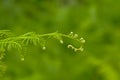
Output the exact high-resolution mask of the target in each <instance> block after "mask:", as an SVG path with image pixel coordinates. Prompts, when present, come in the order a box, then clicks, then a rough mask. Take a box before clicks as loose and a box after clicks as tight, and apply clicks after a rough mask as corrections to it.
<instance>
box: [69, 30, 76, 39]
mask: <svg viewBox="0 0 120 80" xmlns="http://www.w3.org/2000/svg"><path fill="white" fill-rule="evenodd" d="M69 36H70V37H72V38H74V39H76V38H78V34H74V33H73V32H70V34H69Z"/></svg>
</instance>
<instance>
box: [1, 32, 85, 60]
mask: <svg viewBox="0 0 120 80" xmlns="http://www.w3.org/2000/svg"><path fill="white" fill-rule="evenodd" d="M9 33H10V31H9V30H0V50H3V49H4V50H9V49H13V48H16V49H17V50H19V52H22V51H23V49H24V47H26V46H28V45H30V44H33V45H41V47H42V49H43V50H46V39H47V38H54V39H57V40H59V42H60V43H61V44H63V43H64V40H63V38H64V37H66V38H69V39H72V40H75V41H76V42H78V44H79V45H80V46H79V47H78V48H76V47H74V46H73V45H72V44H68V48H71V49H73V50H74V51H75V52H77V51H83V50H84V48H83V44H84V43H85V40H84V39H83V38H79V36H78V34H74V33H73V32H70V34H68V35H66V34H62V33H58V32H54V33H48V34H36V33H35V32H28V33H25V34H23V35H20V36H8V35H9ZM3 35H6V37H4V36H3ZM21 56H22V58H21V60H22V61H24V56H23V55H21Z"/></svg>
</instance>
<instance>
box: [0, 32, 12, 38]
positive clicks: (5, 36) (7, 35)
mask: <svg viewBox="0 0 120 80" xmlns="http://www.w3.org/2000/svg"><path fill="white" fill-rule="evenodd" d="M11 35H12V33H11V32H10V30H0V39H6V38H8V37H10V36H11Z"/></svg>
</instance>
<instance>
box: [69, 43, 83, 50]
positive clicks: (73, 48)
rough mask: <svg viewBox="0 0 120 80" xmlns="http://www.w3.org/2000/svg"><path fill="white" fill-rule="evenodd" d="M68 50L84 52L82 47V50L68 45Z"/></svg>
mask: <svg viewBox="0 0 120 80" xmlns="http://www.w3.org/2000/svg"><path fill="white" fill-rule="evenodd" d="M68 48H72V49H73V50H74V51H75V52H77V51H81V52H82V51H83V50H84V48H83V47H82V46H81V47H80V48H75V47H74V46H73V45H70V44H69V45H68Z"/></svg>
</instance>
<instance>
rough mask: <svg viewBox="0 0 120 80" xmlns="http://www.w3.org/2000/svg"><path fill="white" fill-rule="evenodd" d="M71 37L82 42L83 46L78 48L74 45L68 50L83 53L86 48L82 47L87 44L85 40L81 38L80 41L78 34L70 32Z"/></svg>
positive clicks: (69, 46)
mask: <svg viewBox="0 0 120 80" xmlns="http://www.w3.org/2000/svg"><path fill="white" fill-rule="evenodd" d="M69 36H70V37H71V38H73V39H77V40H78V41H79V42H80V44H81V46H80V48H76V47H74V46H73V45H70V44H69V45H68V48H72V49H73V50H74V51H75V52H77V51H81V52H82V51H83V50H84V48H83V47H82V46H83V44H84V43H85V40H84V38H82V37H81V38H80V39H78V34H74V33H73V32H70V34H69Z"/></svg>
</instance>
